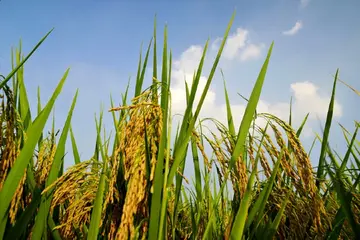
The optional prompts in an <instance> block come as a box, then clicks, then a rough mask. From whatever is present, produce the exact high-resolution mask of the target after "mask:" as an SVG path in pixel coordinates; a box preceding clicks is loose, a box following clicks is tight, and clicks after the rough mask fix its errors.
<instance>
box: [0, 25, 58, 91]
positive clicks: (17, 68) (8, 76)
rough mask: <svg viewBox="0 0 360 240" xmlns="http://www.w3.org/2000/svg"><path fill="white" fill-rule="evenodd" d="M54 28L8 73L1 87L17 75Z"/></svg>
mask: <svg viewBox="0 0 360 240" xmlns="http://www.w3.org/2000/svg"><path fill="white" fill-rule="evenodd" d="M53 30H54V28H53V29H51V30H50V31H49V32H48V33H47V34H46V35H45V37H43V38H42V39H41V40H40V42H39V43H38V44H36V46H35V47H34V48H33V50H32V51H31V52H30V53H29V54H28V55H27V56H26V57H25V58H24V59H23V60H22V61H21V62H20V63H19V64H18V65H17V66H16V67H15V68H14V69H13V70H12V71H11V72H10V73H9V75H7V77H6V78H5V79H4V80H3V81H2V82H1V83H0V89H2V88H3V87H4V86H5V84H6V83H7V82H8V81H9V80H10V79H11V78H12V77H13V76H14V75H15V73H16V72H17V71H18V70H19V69H20V68H21V67H22V66H23V65H24V64H25V62H26V61H27V60H28V59H29V58H30V57H31V55H33V53H34V52H35V51H36V50H37V49H38V48H39V47H40V45H41V44H42V43H43V42H44V41H45V39H46V38H47V37H48V36H49V35H50V33H51V32H52V31H53Z"/></svg>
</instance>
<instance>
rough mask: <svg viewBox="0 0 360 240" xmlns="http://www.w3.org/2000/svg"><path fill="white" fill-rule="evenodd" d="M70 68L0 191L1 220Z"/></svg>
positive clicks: (38, 118) (38, 119) (33, 127)
mask: <svg viewBox="0 0 360 240" xmlns="http://www.w3.org/2000/svg"><path fill="white" fill-rule="evenodd" d="M68 72H69V70H67V71H66V73H65V74H64V76H63V78H62V79H61V80H60V83H59V84H58V86H57V87H56V89H55V91H54V93H53V95H52V97H51V99H50V100H49V102H48V103H47V104H46V106H45V108H44V109H43V110H42V111H41V113H40V114H39V115H38V116H37V117H36V119H35V121H34V122H33V124H32V125H31V126H30V127H29V129H28V131H27V137H28V139H27V141H26V142H25V144H24V147H23V148H22V150H21V151H20V154H19V156H18V157H17V159H16V160H15V163H14V165H13V167H12V168H11V170H10V172H9V175H8V176H7V178H6V180H5V182H4V185H3V187H2V189H1V191H0V203H1V205H0V222H1V223H3V221H6V218H7V217H6V213H7V210H8V208H9V205H10V202H11V199H12V198H13V196H14V194H15V192H16V189H17V187H18V185H19V183H20V180H21V179H22V177H23V175H24V171H25V169H26V167H27V165H28V164H29V162H30V159H31V158H32V155H33V152H34V149H35V147H36V144H37V141H38V139H39V137H40V135H41V133H42V131H43V128H44V126H45V124H46V121H47V119H48V117H49V115H50V112H51V109H52V108H53V106H54V103H55V100H56V98H57V97H58V95H59V94H60V92H61V89H62V87H63V85H64V83H65V80H66V77H67V75H68Z"/></svg>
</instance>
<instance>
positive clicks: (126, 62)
mask: <svg viewBox="0 0 360 240" xmlns="http://www.w3.org/2000/svg"><path fill="white" fill-rule="evenodd" d="M235 8H236V11H237V13H236V18H235V21H234V23H233V26H232V29H231V32H230V35H229V38H228V43H227V45H226V47H225V49H224V52H223V56H222V59H221V61H220V64H219V67H220V68H221V69H222V70H223V72H224V75H225V78H226V84H227V87H228V90H229V95H230V101H231V104H232V110H233V114H234V118H235V121H236V122H237V123H238V125H239V123H240V121H241V117H242V114H243V111H244V109H245V106H246V105H245V102H244V100H243V99H242V98H241V97H240V96H239V95H238V93H240V94H242V95H244V96H246V97H248V96H249V95H250V93H251V90H252V87H253V85H254V82H255V80H256V78H257V75H258V73H259V70H260V68H261V65H262V63H263V61H264V59H265V56H266V52H267V50H268V48H269V46H270V44H271V42H272V41H275V46H274V49H273V55H272V57H271V60H270V64H269V69H268V73H267V76H266V80H265V84H264V89H263V92H262V97H261V101H260V102H259V105H258V111H259V112H270V113H274V114H276V115H278V116H279V117H281V118H284V119H287V118H288V114H289V102H290V97H293V111H294V122H295V127H298V126H299V123H300V122H301V120H302V119H303V118H304V116H305V115H306V113H308V112H310V117H309V122H308V124H307V126H306V129H305V132H304V136H303V138H302V140H303V141H304V145H305V147H307V148H308V147H309V146H310V144H311V142H312V140H313V137H314V134H313V131H315V132H318V133H320V128H319V126H320V123H321V124H324V120H325V117H326V110H327V107H328V102H329V97H330V94H331V87H332V83H333V75H334V74H335V72H336V69H337V68H339V69H340V78H341V79H342V80H344V81H346V82H347V83H348V84H350V85H352V86H353V87H355V88H356V89H360V80H359V78H358V70H359V64H360V46H359V42H360V31H359V25H360V16H359V15H358V11H357V10H358V9H359V8H360V2H359V1H355V0H348V1H335V0H301V1H300V0H274V1H268V0H264V1H230V0H227V1H190V0H186V1H172V2H170V1H164V0H156V1H151V3H150V2H149V1H142V0H139V1H125V0H123V1H95V0H93V1H65V0H63V1H57V2H52V3H50V1H36V4H35V3H33V2H32V3H30V1H9V0H2V1H1V2H0V30H1V35H0V36H1V37H0V39H1V41H0V73H1V74H3V75H6V74H7V73H9V71H10V49H11V47H14V46H17V44H18V41H19V39H20V38H21V39H22V41H23V50H24V53H28V52H29V51H30V50H31V49H32V47H33V46H35V44H36V43H37V42H38V41H39V40H40V39H41V38H42V37H43V36H44V35H45V34H46V33H47V32H48V31H49V30H50V29H51V28H53V27H55V30H54V32H53V33H52V34H51V35H50V37H49V38H48V39H47V40H46V41H45V43H44V44H43V45H42V46H41V47H40V49H39V51H38V52H36V53H35V54H34V55H33V57H32V58H31V59H30V60H29V61H28V63H27V64H26V65H25V83H26V87H27V89H28V94H29V98H30V100H31V104H32V106H33V111H34V113H35V111H36V88H37V87H38V86H40V88H41V95H42V104H45V103H46V101H47V100H48V98H49V97H50V95H51V93H52V91H53V89H54V88H55V86H56V84H57V83H58V81H59V80H60V78H61V76H62V74H63V73H64V72H65V70H66V69H67V68H68V67H70V68H71V70H70V74H69V77H68V79H67V82H66V84H65V86H64V90H63V92H62V94H61V95H60V96H59V98H58V101H57V104H56V106H55V109H56V119H55V120H56V126H57V128H62V126H63V123H64V120H65V118H66V115H67V112H68V109H69V107H70V104H71V100H72V97H73V95H74V94H75V91H76V89H77V88H79V97H78V102H77V105H76V108H75V113H74V115H73V120H72V124H73V128H74V133H75V137H76V139H77V141H78V147H79V151H80V153H81V156H82V158H83V159H88V158H90V157H91V155H92V153H93V149H94V143H95V142H94V140H95V124H94V114H95V113H99V110H100V107H101V104H102V105H103V106H104V108H105V110H107V109H108V108H109V107H110V103H109V96H110V93H111V94H112V96H113V98H114V100H115V102H116V103H120V102H121V93H124V91H125V87H126V84H127V82H128V79H129V77H131V79H134V78H135V75H136V70H137V61H138V56H139V51H140V45H141V43H142V42H143V44H144V45H143V46H144V51H145V47H146V46H147V44H148V43H149V41H150V38H151V37H152V31H153V20H154V16H155V14H156V15H157V22H158V35H159V38H160V37H162V31H163V27H164V25H165V24H167V25H168V28H169V39H168V42H169V47H170V48H171V49H172V52H173V79H172V83H173V84H172V100H173V106H172V108H173V109H172V110H173V113H182V112H183V109H184V106H185V98H184V97H185V92H184V82H183V80H184V77H186V78H187V79H188V80H191V77H192V74H193V71H194V68H195V67H196V66H197V64H198V61H199V58H200V56H201V53H202V51H203V47H204V44H205V42H206V40H207V39H208V38H209V39H210V42H209V49H208V56H207V59H206V63H205V67H204V72H203V76H202V78H201V82H200V87H201V86H203V85H204V82H205V81H206V79H207V76H208V74H209V71H210V68H211V65H212V60H213V58H214V56H215V55H216V53H217V48H218V46H219V43H220V40H221V37H222V36H223V34H224V32H225V29H226V27H227V24H228V22H229V20H230V17H231V14H232V13H233V10H234V9H235ZM356 29H357V30H356ZM158 43H159V44H160V45H161V44H162V41H161V39H159V42H158ZM150 64H152V63H151V61H150ZM150 66H151V65H150ZM218 70H219V69H218ZM150 77H151V72H150V71H149V72H148V74H147V80H148V82H149V80H151V79H150ZM131 86H132V87H134V82H131ZM357 102H359V98H358V96H356V95H355V94H354V93H353V92H351V91H350V90H349V89H348V88H346V87H345V86H343V85H342V84H339V85H338V91H337V97H336V105H335V112H334V120H335V122H334V125H333V128H332V132H331V137H330V138H331V143H332V146H333V147H334V148H337V149H339V151H340V154H341V155H343V154H344V148H343V147H344V145H343V144H342V143H343V140H342V135H341V131H340V127H339V126H338V125H337V122H340V123H342V124H343V125H344V126H346V127H347V128H348V129H349V130H351V131H353V129H354V120H359V119H360V112H359V111H357V110H356V103H357ZM225 114H226V111H225V106H224V93H223V82H222V78H221V75H220V71H217V74H216V75H215V78H214V80H213V83H212V86H211V89H210V91H209V93H208V97H207V99H206V102H205V105H204V107H203V111H202V113H201V117H215V118H217V119H219V120H222V121H225V116H226V115H225ZM105 124H106V127H107V129H108V130H111V128H112V122H111V117H110V114H109V113H107V112H106V111H105ZM68 146H70V145H68ZM68 151H69V156H67V157H66V166H69V165H71V164H72V159H71V154H72V153H71V148H68ZM314 154H315V155H314V159H315V160H313V161H315V164H316V157H318V156H316V154H317V152H316V151H315V152H314Z"/></svg>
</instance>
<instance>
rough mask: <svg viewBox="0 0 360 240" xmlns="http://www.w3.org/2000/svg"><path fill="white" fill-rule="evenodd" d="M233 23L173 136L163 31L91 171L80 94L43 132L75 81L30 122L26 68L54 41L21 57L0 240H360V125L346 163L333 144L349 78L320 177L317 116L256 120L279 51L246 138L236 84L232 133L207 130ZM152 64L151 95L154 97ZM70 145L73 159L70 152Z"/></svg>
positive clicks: (350, 139) (2, 181) (11, 87)
mask: <svg viewBox="0 0 360 240" xmlns="http://www.w3.org/2000/svg"><path fill="white" fill-rule="evenodd" d="M234 16H235V14H233V16H232V17H231V19H230V22H229V25H228V26H227V28H226V31H225V33H224V37H223V38H222V42H221V45H220V48H219V50H218V54H217V56H216V58H215V60H214V62H213V65H212V68H211V71H210V73H209V74H208V78H207V82H206V85H205V88H204V90H203V91H202V92H201V97H200V100H199V102H198V103H197V104H195V96H196V94H197V92H198V86H199V81H200V76H201V75H203V74H205V73H203V65H204V61H205V56H206V53H207V48H208V41H207V42H206V43H205V46H204V51H203V54H202V57H201V60H200V62H199V65H198V67H197V68H196V72H195V73H194V77H193V81H192V84H191V86H188V85H186V90H187V91H186V100H187V107H186V110H185V112H184V114H183V119H182V121H181V122H180V124H179V126H172V112H171V91H170V85H171V66H172V54H171V50H169V48H168V45H167V27H165V30H164V35H163V38H164V44H163V46H162V58H161V59H162V62H161V66H162V68H161V72H158V69H157V64H158V53H157V49H158V47H157V29H156V22H155V23H154V36H153V38H152V41H151V42H150V43H149V46H148V48H147V51H146V54H145V58H144V59H143V58H142V56H141V54H140V59H139V64H138V72H137V76H136V81H135V91H134V93H135V94H134V96H133V97H132V98H131V99H130V101H129V94H128V90H129V86H128V87H127V88H126V90H125V92H124V94H123V95H122V105H121V106H114V105H113V104H112V106H109V110H108V111H107V112H106V113H104V112H103V111H102V112H101V113H100V115H99V117H98V118H95V122H96V133H97V137H96V139H94V143H95V150H94V155H93V157H92V158H91V159H81V158H80V156H79V153H78V147H77V143H76V136H74V134H73V131H72V127H71V119H72V114H73V111H75V110H76V109H75V106H76V99H77V93H76V94H75V96H74V99H73V102H72V105H71V106H70V109H69V113H68V117H67V119H66V121H65V123H64V126H63V128H62V129H61V131H60V132H56V131H55V128H54V125H53V127H52V130H51V131H50V132H49V133H46V132H45V131H44V127H45V124H46V123H47V122H48V121H49V117H50V113H51V112H52V109H53V106H54V103H55V101H56V99H57V97H58V95H59V94H61V89H62V87H63V85H64V84H65V81H66V77H67V75H68V74H71V73H69V69H68V70H66V71H65V74H64V75H63V76H62V78H61V80H60V81H59V84H58V86H57V87H56V89H55V90H54V92H53V94H52V96H51V98H50V100H49V101H48V102H47V104H46V105H45V106H41V104H40V89H39V91H38V100H39V102H38V105H37V114H36V115H35V117H34V113H31V112H30V103H29V100H28V98H27V91H26V87H25V85H26V82H25V79H24V64H25V62H26V61H27V60H28V59H29V57H31V55H32V54H34V53H35V52H36V49H38V47H39V46H40V45H41V44H42V43H43V42H44V41H45V39H46V38H47V37H48V36H49V35H50V33H51V31H52V30H51V31H50V32H49V33H48V34H46V36H45V37H44V38H43V39H41V41H40V42H39V43H38V44H37V45H36V46H35V47H34V49H33V50H32V51H31V52H30V53H29V54H28V55H27V56H26V57H24V56H23V54H22V50H21V44H20V46H19V47H18V48H17V49H16V50H15V51H14V52H13V53H12V59H11V60H12V66H13V70H12V71H11V72H10V73H9V74H8V75H7V76H6V77H4V76H2V80H1V83H0V86H1V91H2V95H1V106H0V113H1V116H0V121H1V123H0V128H1V131H0V132H1V134H0V154H1V159H0V238H1V239H85V238H86V239H151V240H157V239H272V238H276V239H339V238H340V239H360V217H359V216H360V194H359V193H360V174H359V169H360V161H359V158H360V151H359V148H360V143H359V141H358V140H357V138H356V137H357V132H358V128H359V125H360V124H359V122H358V121H355V126H356V130H355V132H354V133H350V132H349V131H348V130H347V129H345V128H344V127H343V126H342V125H340V128H341V129H342V130H343V133H344V141H346V143H347V146H348V148H347V151H346V152H345V153H344V157H341V155H340V154H339V153H337V152H335V151H334V150H333V149H332V148H331V143H330V142H329V136H330V128H331V124H332V113H333V108H334V99H335V94H336V87H337V82H338V81H341V80H340V79H338V71H336V74H335V76H334V84H333V91H332V96H331V100H330V103H329V108H328V114H327V119H326V123H325V126H324V129H323V133H322V134H321V135H317V136H316V138H315V140H314V142H316V141H318V142H320V144H321V153H320V156H319V158H318V159H316V161H317V162H318V163H319V166H318V167H317V168H315V167H314V166H312V164H311V161H310V157H309V155H310V154H309V153H308V152H307V151H306V150H305V149H304V147H303V145H302V143H301V141H300V140H299V138H300V136H301V133H302V129H303V127H304V125H305V124H306V121H307V117H308V116H305V118H304V121H303V122H302V124H301V126H300V127H299V128H298V129H294V128H293V127H292V125H291V115H292V113H291V111H290V114H289V115H290V116H289V121H288V122H286V121H284V120H282V119H280V118H278V117H276V116H274V115H271V114H269V113H258V112H257V111H256V107H257V103H258V101H259V98H260V95H261V91H262V87H263V83H264V81H265V78H266V72H267V68H268V65H269V62H271V54H272V51H273V48H274V43H272V44H271V45H270V47H269V50H268V54H267V56H266V58H265V61H264V63H263V66H262V68H261V69H260V72H259V75H258V78H257V80H256V83H255V85H254V88H253V90H252V93H251V95H250V98H249V99H248V103H247V107H246V111H245V114H244V116H243V118H242V121H241V123H240V127H239V129H235V127H234V126H235V123H234V122H233V117H232V116H233V112H232V111H231V107H230V100H229V97H228V92H227V88H226V85H225V81H224V92H225V102H226V105H227V120H228V121H227V124H223V123H221V122H219V121H217V120H216V119H200V118H199V113H200V111H201V108H202V105H203V103H204V100H205V98H206V95H207V92H208V90H209V87H210V85H211V82H212V80H213V78H214V75H215V72H216V70H217V67H218V62H219V60H220V58H221V54H222V51H223V49H224V46H225V43H226V40H227V36H228V34H229V32H230V29H231V25H232V22H233V19H234ZM274 50H275V48H274ZM151 54H152V57H153V63H152V64H153V74H152V75H153V76H152V84H151V85H150V86H147V87H144V86H143V83H144V78H145V71H146V69H147V67H148V59H149V57H150V55H151ZM341 82H342V83H344V84H345V85H347V84H346V83H345V82H343V81H341ZM347 86H348V87H349V88H351V89H352V90H353V91H354V93H355V94H358V95H359V92H358V91H357V90H355V89H353V88H352V87H351V86H349V85H347ZM104 114H111V115H112V117H113V124H114V125H113V128H114V131H115V135H114V136H113V139H112V140H113V141H111V143H112V145H110V141H109V139H108V138H107V137H106V136H103V132H102V129H103V123H102V117H103V115H104ZM259 118H262V119H265V120H266V122H267V125H266V126H265V127H262V126H259V125H257V124H256V121H255V120H257V119H259ZM204 121H211V122H212V123H213V124H215V126H216V131H210V132H206V131H203V130H204V126H203V123H204ZM173 127H178V128H177V129H178V130H177V133H176V136H171V133H172V128H173ZM69 135H70V137H69ZM272 136H273V137H272ZM68 138H69V139H68ZM171 139H175V140H174V141H173V143H172V141H171ZM67 140H69V141H71V145H72V149H65V143H66V141H67ZM207 147H208V148H209V151H207V150H206V149H207ZM66 152H72V154H73V159H74V163H75V164H74V165H73V166H72V167H70V168H69V169H64V167H63V166H64V158H63V157H64V155H65V153H66ZM191 161H192V162H191ZM312 162H314V161H312ZM186 164H193V166H194V170H195V176H194V179H195V181H194V183H193V186H192V187H190V188H188V187H186V185H185V184H184V182H188V183H189V181H188V179H187V178H186V177H185V176H184V175H185V174H184V169H185V165H186Z"/></svg>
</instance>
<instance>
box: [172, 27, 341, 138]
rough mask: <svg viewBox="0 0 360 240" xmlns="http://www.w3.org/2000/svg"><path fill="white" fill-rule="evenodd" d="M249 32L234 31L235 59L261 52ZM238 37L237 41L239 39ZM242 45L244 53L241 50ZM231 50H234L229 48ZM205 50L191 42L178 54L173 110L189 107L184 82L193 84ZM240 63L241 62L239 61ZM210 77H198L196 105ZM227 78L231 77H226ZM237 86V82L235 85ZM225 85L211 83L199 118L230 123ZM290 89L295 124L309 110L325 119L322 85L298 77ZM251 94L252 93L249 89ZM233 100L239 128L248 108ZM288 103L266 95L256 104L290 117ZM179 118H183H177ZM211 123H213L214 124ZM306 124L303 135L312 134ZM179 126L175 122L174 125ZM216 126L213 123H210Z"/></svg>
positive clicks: (338, 109) (338, 113) (179, 111)
mask: <svg viewBox="0 0 360 240" xmlns="http://www.w3.org/2000/svg"><path fill="white" fill-rule="evenodd" d="M247 34H248V32H247V31H246V30H243V29H242V30H239V29H238V30H237V31H236V33H235V34H233V35H231V36H230V37H231V40H233V41H230V44H229V45H227V52H226V54H227V55H226V56H227V57H228V58H232V59H234V58H235V57H234V56H235V55H236V56H239V58H240V60H242V61H245V60H248V59H251V58H254V57H256V56H258V55H259V54H260V52H261V51H260V50H261V48H263V47H264V46H263V45H261V44H260V45H258V46H259V47H258V46H256V45H254V44H251V43H250V44H247V43H246V36H247ZM219 39H220V38H218V39H217V40H215V41H214V42H213V44H212V48H211V49H210V53H209V55H211V54H214V53H215V50H217V48H218V47H217V46H218V44H219ZM235 39H236V40H237V41H238V42H236V41H235ZM258 48H260V50H258ZM239 49H241V50H242V51H241V54H240V53H236V54H235V55H234V52H238V51H239ZM230 50H232V51H230ZM202 52H203V47H202V46H199V45H193V46H190V47H189V48H188V49H186V50H185V51H184V52H183V53H182V54H181V55H180V57H179V59H177V60H175V61H174V64H173V71H172V86H171V99H172V114H173V115H174V114H183V113H184V111H185V108H186V99H185V97H186V91H185V83H184V80H185V79H186V81H187V83H188V85H189V87H191V84H192V79H193V74H194V71H195V69H196V68H197V67H198V64H199V61H200V58H201V55H202ZM239 64H241V63H239ZM206 81H207V77H206V76H201V78H200V81H199V87H198V91H197V95H196V97H195V103H194V107H196V106H197V103H198V101H199V99H200V96H201V94H202V93H203V89H204V87H205V84H206ZM227 81H231V79H230V78H229V77H227ZM235 87H236V86H235ZM222 91H223V88H218V89H216V88H212V87H210V89H209V91H208V93H207V96H206V98H205V101H204V104H203V107H202V110H201V112H200V116H199V117H200V118H215V119H217V120H218V121H220V122H222V123H223V124H225V125H226V124H227V117H226V116H227V114H226V105H225V102H224V99H217V95H218V93H222ZM228 91H230V92H232V91H236V90H234V89H233V88H229V87H228ZM289 91H290V92H291V93H292V95H293V106H292V109H293V123H294V125H295V127H298V126H299V125H300V124H301V122H302V120H303V118H304V117H305V115H306V114H307V113H310V116H309V122H310V121H313V120H316V119H317V118H319V119H321V120H324V119H325V118H326V113H327V109H328V105H329V100H330V97H329V96H325V95H323V94H321V93H320V92H319V88H318V87H317V86H316V85H315V84H314V83H313V82H310V81H298V82H294V83H292V84H291V85H290V86H289ZM249 94H250V93H249ZM230 102H231V103H232V105H231V109H232V112H233V118H234V123H235V127H236V129H238V127H239V125H240V123H241V119H242V116H243V114H244V112H245V108H246V102H244V101H242V99H241V98H240V97H239V98H238V99H230ZM289 108H290V106H289V103H288V102H281V101H278V102H269V101H267V100H265V99H260V100H259V103H258V107H257V111H258V112H259V113H264V112H265V113H271V114H274V115H276V116H278V117H279V118H281V119H283V120H285V121H287V120H288V117H289ZM341 116H342V107H341V105H340V104H339V103H338V102H337V101H335V109H334V117H341ZM176 119H177V120H176V122H177V121H178V120H180V118H176ZM257 124H258V125H260V126H265V120H263V119H259V121H257ZM211 125H212V124H211ZM308 125H309V124H307V126H306V127H305V129H304V136H305V137H306V136H310V135H311V134H312V129H311V126H308ZM173 126H176V123H175V125H173ZM208 127H210V128H211V129H212V130H214V128H213V127H214V126H212V127H211V126H209V125H208Z"/></svg>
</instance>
